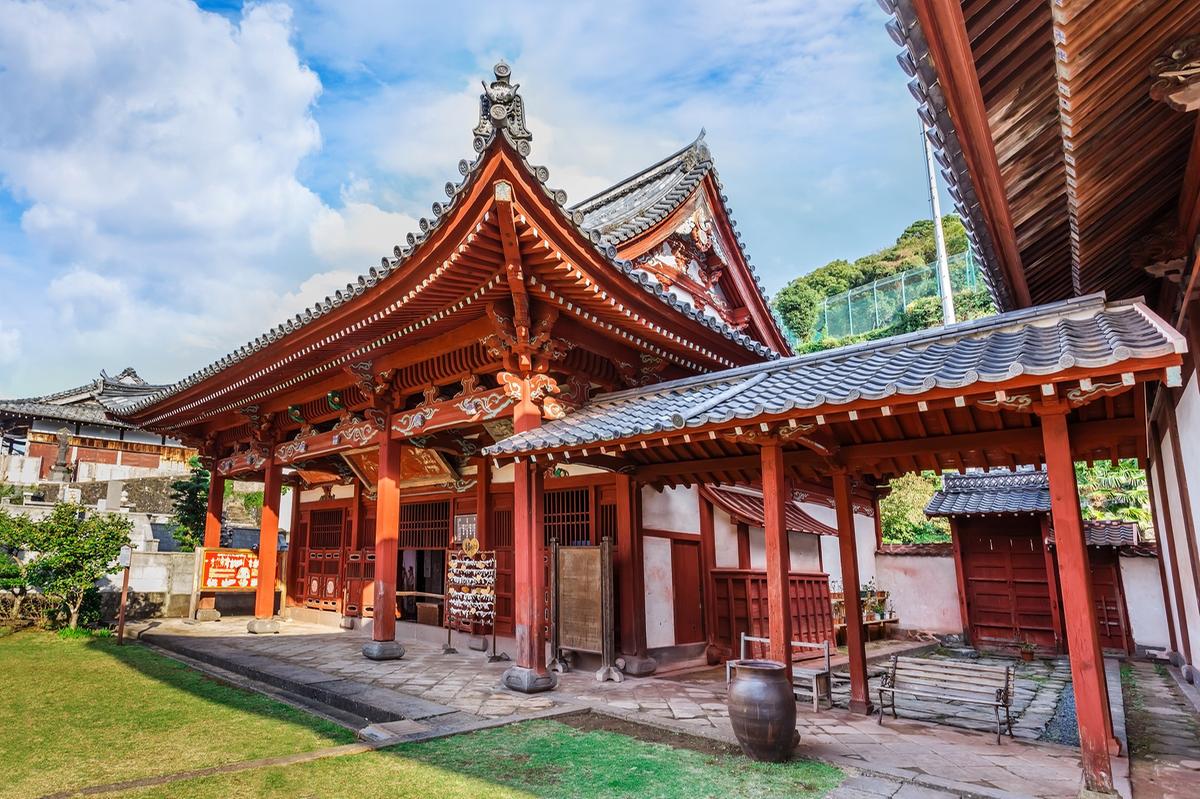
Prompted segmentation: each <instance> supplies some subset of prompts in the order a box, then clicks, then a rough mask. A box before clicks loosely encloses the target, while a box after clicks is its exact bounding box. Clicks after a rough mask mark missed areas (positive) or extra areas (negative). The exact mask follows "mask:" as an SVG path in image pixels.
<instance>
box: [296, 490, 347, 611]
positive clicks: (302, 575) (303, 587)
mask: <svg viewBox="0 0 1200 799" xmlns="http://www.w3.org/2000/svg"><path fill="white" fill-rule="evenodd" d="M351 525H352V519H351V515H350V513H349V512H348V508H346V507H344V506H339V507H324V508H320V509H316V508H314V509H311V510H304V511H302V512H301V513H300V519H299V524H298V525H297V528H296V532H295V533H294V534H293V537H292V548H293V549H294V550H295V554H294V555H293V559H292V563H293V564H294V567H295V568H294V572H293V574H292V576H291V584H292V586H291V590H292V598H293V601H294V602H295V603H296V604H298V605H303V606H304V607H308V608H313V609H315V610H328V611H335V612H341V610H342V606H343V601H344V599H345V582H344V580H345V568H344V564H345V557H346V552H347V547H348V546H349V540H350V531H351V530H350V528H351Z"/></svg>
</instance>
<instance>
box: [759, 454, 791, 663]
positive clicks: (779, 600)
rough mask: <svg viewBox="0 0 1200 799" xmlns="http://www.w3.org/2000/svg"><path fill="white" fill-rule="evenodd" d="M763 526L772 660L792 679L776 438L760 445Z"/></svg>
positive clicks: (783, 493) (784, 497)
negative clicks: (781, 666)
mask: <svg viewBox="0 0 1200 799" xmlns="http://www.w3.org/2000/svg"><path fill="white" fill-rule="evenodd" d="M761 457H762V492H763V500H762V501H763V529H764V531H765V541H766V550H767V552H766V554H767V629H768V633H767V638H768V639H769V640H770V643H769V644H768V645H767V646H768V651H769V655H770V658H771V660H775V661H778V662H779V663H782V664H783V665H784V670H785V671H786V672H787V681H788V684H789V685H790V684H791V682H792V603H791V601H790V600H789V598H788V594H789V591H790V589H789V579H788V575H789V574H790V572H791V565H792V564H791V554H790V553H789V550H788V531H787V520H786V516H785V513H784V507H785V505H784V503H785V502H787V501H788V491H787V477H786V474H785V470H784V465H783V445H782V444H781V443H780V442H779V441H778V440H773V441H768V442H766V443H765V444H763V446H762V450H761Z"/></svg>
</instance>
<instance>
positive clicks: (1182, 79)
mask: <svg viewBox="0 0 1200 799" xmlns="http://www.w3.org/2000/svg"><path fill="white" fill-rule="evenodd" d="M1150 77H1151V78H1152V79H1153V82H1152V83H1151V84H1150V96H1151V97H1152V98H1154V99H1155V100H1158V101H1160V102H1164V103H1166V104H1167V105H1169V106H1170V107H1171V108H1173V109H1175V110H1176V111H1195V110H1197V109H1200V35H1196V36H1189V37H1187V38H1186V39H1183V40H1182V41H1180V42H1179V43H1178V44H1176V45H1175V46H1174V47H1172V48H1171V49H1170V51H1169V52H1167V53H1165V54H1164V55H1162V56H1160V57H1158V58H1156V59H1154V62H1153V63H1152V64H1151V65H1150Z"/></svg>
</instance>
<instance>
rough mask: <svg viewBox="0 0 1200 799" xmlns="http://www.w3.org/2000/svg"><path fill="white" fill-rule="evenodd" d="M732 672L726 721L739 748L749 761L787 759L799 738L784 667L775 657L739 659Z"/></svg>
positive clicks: (792, 701)
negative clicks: (771, 658) (735, 737)
mask: <svg viewBox="0 0 1200 799" xmlns="http://www.w3.org/2000/svg"><path fill="white" fill-rule="evenodd" d="M733 671H734V677H733V683H732V684H731V685H730V686H729V720H730V721H731V722H732V723H733V733H734V735H736V736H737V739H738V743H739V744H741V745H742V751H743V752H745V753H746V756H747V757H749V758H750V759H751V760H765V761H768V762H771V763H781V762H783V761H785V760H787V759H788V758H789V757H791V755H792V752H793V751H794V750H795V748H796V743H797V741H798V740H799V738H800V736H799V734H798V733H797V732H796V697H795V696H794V695H793V694H792V686H791V685H790V684H789V683H788V678H787V670H786V669H785V668H784V666H783V664H782V663H779V662H778V661H774V660H738V661H735V662H734V664H733Z"/></svg>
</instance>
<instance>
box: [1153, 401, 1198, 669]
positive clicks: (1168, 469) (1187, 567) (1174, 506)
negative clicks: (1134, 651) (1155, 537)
mask: <svg viewBox="0 0 1200 799" xmlns="http://www.w3.org/2000/svg"><path fill="white" fill-rule="evenodd" d="M1193 382H1194V381H1193ZM1192 424H1193V425H1195V422H1194V421H1193V422H1192ZM1192 429H1193V430H1194V429H1195V427H1194V426H1193V428H1192ZM1180 430H1181V431H1182V430H1183V428H1182V426H1181V427H1180ZM1183 449H1184V451H1185V452H1186V451H1187V449H1188V447H1187V446H1186V445H1185V446H1184V447H1183ZM1173 452H1174V451H1173V450H1172V442H1171V434H1170V433H1167V435H1165V436H1163V445H1162V453H1163V469H1164V471H1165V478H1166V480H1165V482H1166V485H1165V486H1163V488H1164V489H1165V492H1166V494H1167V497H1168V501H1167V506H1168V510H1169V512H1170V514H1171V522H1172V524H1171V529H1172V530H1173V531H1174V534H1175V541H1174V545H1175V546H1174V549H1173V551H1172V553H1171V555H1172V557H1171V560H1172V561H1173V562H1175V563H1177V564H1178V566H1179V578H1180V585H1181V586H1182V590H1183V610H1184V613H1185V614H1186V617H1187V626H1188V632H1189V633H1190V639H1191V645H1192V651H1191V656H1190V657H1188V658H1187V660H1188V662H1189V663H1191V664H1192V665H1196V664H1200V602H1197V601H1196V595H1195V582H1194V578H1193V577H1192V560H1191V555H1190V553H1189V552H1188V547H1187V540H1186V539H1187V527H1186V525H1185V523H1184V519H1183V508H1182V506H1181V503H1180V502H1178V501H1176V499H1175V497H1174V495H1175V494H1176V486H1177V485H1178V483H1177V482H1176V476H1175V470H1176V463H1175V458H1174V454H1173ZM1189 477H1190V475H1189ZM1196 479H1197V480H1200V475H1197V477H1196ZM1191 487H1192V484H1191V482H1190V481H1189V483H1188V488H1189V490H1190V489H1191ZM1196 501H1197V500H1196V498H1194V497H1193V499H1192V502H1193V503H1196ZM1195 507H1200V504H1198V505H1195ZM1179 645H1180V646H1183V640H1182V639H1180V640H1179Z"/></svg>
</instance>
